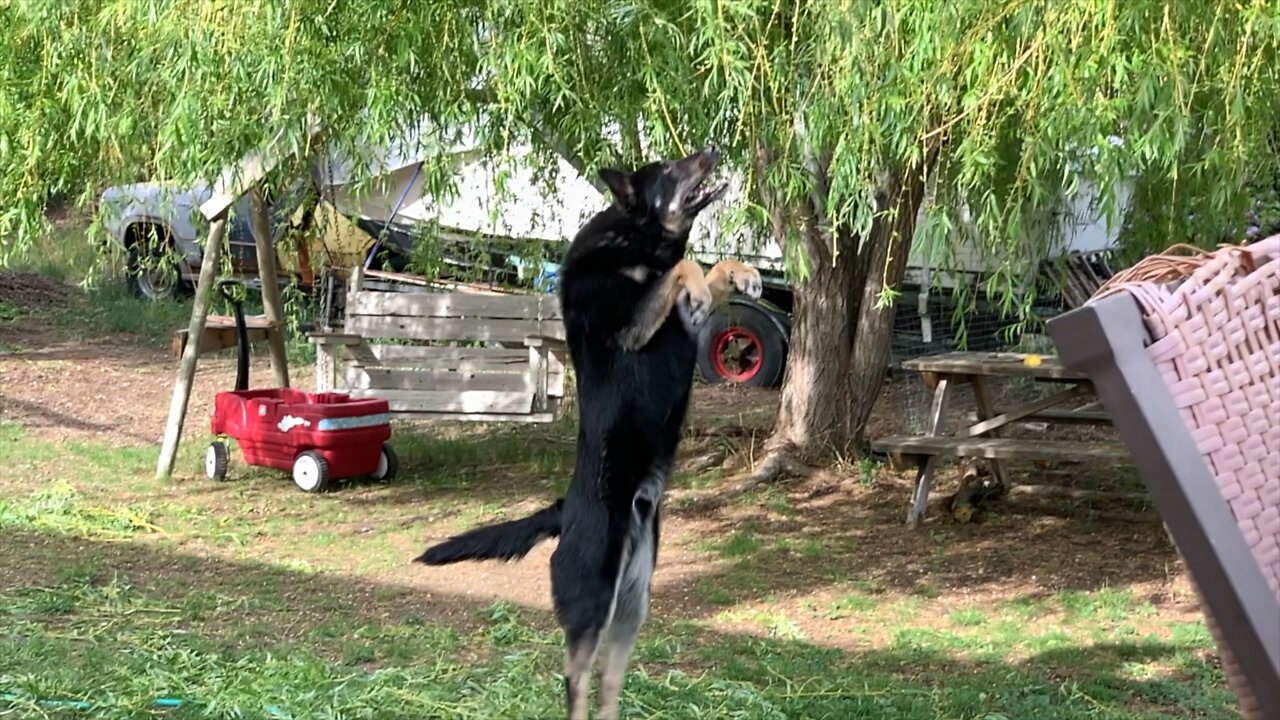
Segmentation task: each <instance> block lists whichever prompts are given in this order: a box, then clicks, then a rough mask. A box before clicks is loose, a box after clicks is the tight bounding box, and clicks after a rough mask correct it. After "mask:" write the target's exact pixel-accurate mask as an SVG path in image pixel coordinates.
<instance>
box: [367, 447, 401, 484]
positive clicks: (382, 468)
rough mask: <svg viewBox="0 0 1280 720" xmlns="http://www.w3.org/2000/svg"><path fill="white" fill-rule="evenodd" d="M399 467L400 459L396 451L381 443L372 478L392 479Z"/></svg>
mask: <svg viewBox="0 0 1280 720" xmlns="http://www.w3.org/2000/svg"><path fill="white" fill-rule="evenodd" d="M399 469H400V459H399V458H397V457H396V451H395V450H393V449H391V446H390V445H388V444H387V443H382V452H381V453H379V455H378V469H377V470H374V471H373V479H374V480H393V479H395V476H396V471H397V470H399Z"/></svg>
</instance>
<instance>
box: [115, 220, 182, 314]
mask: <svg viewBox="0 0 1280 720" xmlns="http://www.w3.org/2000/svg"><path fill="white" fill-rule="evenodd" d="M153 233H154V235H153ZM129 236H130V237H131V238H132V241H131V242H130V243H129V251H128V256H127V258H126V266H125V281H126V282H127V283H128V285H129V290H130V292H132V293H133V294H134V296H135V297H138V298H140V299H142V300H151V301H153V302H154V301H162V300H176V299H178V298H180V297H182V295H183V293H184V291H185V289H186V284H185V283H184V282H183V280H182V275H181V272H180V271H179V269H178V268H177V267H176V263H175V262H174V260H175V258H174V257H173V256H172V253H171V251H172V245H171V243H170V242H169V236H168V235H167V234H166V233H165V232H164V231H163V230H159V229H156V230H153V229H152V227H151V226H134V227H131V228H130V229H129Z"/></svg>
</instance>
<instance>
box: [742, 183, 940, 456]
mask: <svg viewBox="0 0 1280 720" xmlns="http://www.w3.org/2000/svg"><path fill="white" fill-rule="evenodd" d="M883 190H884V192H882V193H881V195H880V197H881V198H882V200H881V202H880V207H879V208H878V210H879V211H880V212H878V213H877V217H876V220H875V222H874V223H873V224H872V227H871V230H870V232H869V233H868V234H867V235H866V236H865V237H863V238H858V237H857V236H855V235H853V234H852V233H850V232H847V230H844V229H840V228H837V231H836V242H835V246H836V248H837V250H838V252H836V253H834V254H833V253H832V252H831V239H830V237H829V236H824V235H820V234H819V233H816V232H815V233H807V234H806V235H805V236H804V238H803V242H805V244H806V247H805V250H806V251H807V252H808V254H809V255H808V256H809V258H810V274H809V277H808V278H807V279H806V280H805V281H803V282H801V283H798V284H797V285H796V286H795V287H793V288H792V298H793V301H794V303H793V312H792V319H791V323H792V324H791V346H790V350H789V353H788V356H787V369H786V373H785V375H784V377H783V383H782V398H781V404H780V406H779V408H778V417H777V421H776V423H775V425H774V430H773V435H772V437H771V438H770V441H769V446H768V449H769V450H770V451H771V453H770V459H769V460H766V461H765V463H764V464H763V465H762V466H761V468H760V470H758V471H757V475H761V474H764V475H769V474H774V475H776V474H777V473H779V472H786V467H787V466H786V464H785V463H782V462H771V460H772V459H773V458H774V457H778V456H782V455H784V454H788V453H789V454H793V455H796V456H798V457H799V458H800V459H804V460H820V459H824V458H829V457H834V456H841V455H844V456H848V455H850V454H853V453H856V452H857V451H858V450H859V448H860V447H861V445H862V441H863V431H864V429H865V428H866V425H867V421H868V420H869V419H870V417H871V411H872V410H873V409H874V407H875V402H876V399H877V397H878V396H879V394H880V388H881V386H882V384H883V382H884V379H885V374H886V371H887V368H888V360H889V347H890V343H891V340H892V339H893V312H894V309H893V307H877V300H878V298H879V297H880V295H881V292H882V291H883V290H884V289H885V288H886V287H897V286H898V285H899V284H900V283H901V282H902V277H903V274H904V272H905V271H906V267H907V256H908V253H909V252H910V250H911V241H912V239H913V237H914V235H915V227H916V213H917V211H918V210H919V207H920V202H921V201H922V200H923V198H924V178H923V176H922V175H919V174H911V175H899V176H898V177H897V178H896V179H894V180H892V181H891V182H889V183H888V184H887V186H886V187H885V188H883ZM761 479H766V478H761Z"/></svg>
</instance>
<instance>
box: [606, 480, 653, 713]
mask: <svg viewBox="0 0 1280 720" xmlns="http://www.w3.org/2000/svg"><path fill="white" fill-rule="evenodd" d="M661 501H662V488H661V486H660V485H658V484H657V483H646V484H645V485H642V486H641V487H640V488H639V490H638V491H637V492H636V497H635V500H634V502H633V505H632V508H633V509H632V513H633V514H632V519H631V522H632V523H633V525H632V527H633V529H634V533H635V534H634V536H633V538H632V542H631V552H629V553H628V554H627V555H628V556H627V563H626V565H625V566H624V567H623V568H622V576H621V578H620V580H619V582H618V594H617V596H616V598H615V603H614V612H613V618H612V622H610V623H609V628H608V630H607V631H606V632H605V636H604V640H603V642H602V643H601V644H602V648H601V649H602V651H603V652H604V657H603V658H602V662H601V667H600V715H599V718H600V720H617V718H618V700H619V698H620V697H621V695H622V681H623V678H624V677H625V676H626V672H627V665H628V663H629V662H630V661H631V653H632V651H633V650H634V649H635V646H636V639H637V638H638V637H639V636H640V627H641V626H642V625H644V621H645V618H647V617H648V615H649V587H650V584H651V583H652V581H653V570H654V566H655V565H656V564H657V559H658V558H657V555H658V553H657V550H658V515H659V513H660V504H661Z"/></svg>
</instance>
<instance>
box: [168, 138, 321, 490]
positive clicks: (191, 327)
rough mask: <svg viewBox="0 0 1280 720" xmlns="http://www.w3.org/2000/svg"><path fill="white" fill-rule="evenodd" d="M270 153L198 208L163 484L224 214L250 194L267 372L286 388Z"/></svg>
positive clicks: (276, 156) (220, 184)
mask: <svg viewBox="0 0 1280 720" xmlns="http://www.w3.org/2000/svg"><path fill="white" fill-rule="evenodd" d="M319 129H320V128H319V125H318V124H316V123H314V122H313V123H312V125H311V127H310V134H311V137H315V135H316V133H317V132H319ZM273 150H274V143H273V147H272V148H271V149H268V151H267V152H265V153H263V154H253V155H250V156H247V157H245V158H244V159H243V160H241V161H240V163H239V164H238V165H236V166H235V167H233V168H230V169H228V170H227V171H225V172H223V173H222V175H221V176H220V177H219V178H218V180H217V182H215V183H214V186H213V197H211V198H209V199H208V200H207V201H205V203H204V204H203V205H201V206H200V213H201V214H202V215H204V216H205V218H206V219H207V220H209V222H210V227H209V240H208V242H207V243H206V245H205V249H204V257H203V258H202V259H201V261H200V276H199V279H198V280H197V281H196V290H195V302H194V303H193V304H192V306H191V321H190V323H188V325H187V343H186V346H185V347H184V348H183V351H182V359H181V361H180V363H179V365H178V379H177V382H175V383H174V386H173V399H172V401H171V402H170V403H169V421H168V422H167V423H166V424H165V428H164V443H163V445H161V447H160V458H159V460H158V461H157V462H156V477H157V478H167V477H169V476H170V475H172V474H173V466H174V462H175V461H176V460H177V457H178V444H179V441H180V440H181V439H182V426H183V423H184V422H185V421H186V416H187V406H188V404H189V403H190V400H191V386H192V383H193V381H194V380H195V376H196V360H197V358H198V357H199V356H200V340H201V337H202V336H203V334H204V328H205V323H206V321H207V320H208V318H209V302H210V300H211V299H212V296H213V286H214V284H215V283H216V282H217V274H218V268H219V266H220V264H221V261H222V246H223V244H224V243H225V242H226V235H227V213H228V212H229V211H230V209H231V205H232V204H233V203H234V202H235V201H236V200H238V199H239V198H240V196H242V195H244V194H245V193H246V192H252V193H253V195H252V197H251V204H250V212H251V217H250V224H251V226H252V228H253V239H254V246H255V247H256V248H257V255H258V277H259V278H261V279H262V305H263V310H264V312H265V314H266V316H267V321H268V322H269V323H270V324H271V325H273V326H274V327H275V328H276V329H277V331H276V332H270V333H268V335H269V340H268V347H269V348H270V354H271V371H272V376H273V377H274V380H275V383H276V385H277V386H279V387H289V362H288V358H287V357H285V344H284V334H283V332H281V331H279V329H280V328H283V323H284V312H283V307H282V304H281V301H280V286H279V285H278V280H277V277H278V275H277V270H276V254H275V248H274V247H272V244H271V226H270V220H269V218H268V217H267V204H266V202H265V201H264V200H263V198H262V193H261V191H260V190H259V189H258V183H260V182H261V181H262V179H263V178H264V177H266V175H267V173H268V172H270V171H271V169H272V168H273V167H275V165H276V164H278V163H279V162H280V160H281V159H282V158H283V157H284V156H283V155H282V154H280V153H278V152H273Z"/></svg>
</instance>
